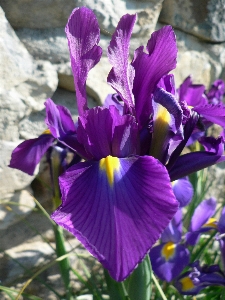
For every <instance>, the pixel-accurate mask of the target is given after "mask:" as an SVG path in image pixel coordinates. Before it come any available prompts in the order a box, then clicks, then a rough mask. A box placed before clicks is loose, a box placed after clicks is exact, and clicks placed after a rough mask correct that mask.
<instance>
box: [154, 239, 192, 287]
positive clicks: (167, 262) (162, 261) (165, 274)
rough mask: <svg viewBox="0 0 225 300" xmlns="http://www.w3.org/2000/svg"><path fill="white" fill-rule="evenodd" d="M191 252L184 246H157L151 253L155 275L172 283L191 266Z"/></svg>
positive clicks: (168, 244)
mask: <svg viewBox="0 0 225 300" xmlns="http://www.w3.org/2000/svg"><path fill="white" fill-rule="evenodd" d="M189 257H190V255H189V251H188V249H186V248H185V247H184V246H183V245H179V244H173V243H170V242H168V243H167V244H162V245H159V246H156V247H154V248H152V249H151V251H150V259H151V264H152V269H153V271H154V273H155V274H156V275H157V276H158V277H159V278H160V279H161V280H165V281H167V282H170V281H171V280H173V279H174V278H176V277H177V276H179V275H180V273H181V272H182V271H183V269H184V268H185V267H186V266H187V265H188V264H189Z"/></svg>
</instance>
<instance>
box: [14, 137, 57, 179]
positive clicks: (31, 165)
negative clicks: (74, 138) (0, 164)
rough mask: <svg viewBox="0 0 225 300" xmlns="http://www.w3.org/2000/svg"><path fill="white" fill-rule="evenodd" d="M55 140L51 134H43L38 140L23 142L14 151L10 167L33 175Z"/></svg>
mask: <svg viewBox="0 0 225 300" xmlns="http://www.w3.org/2000/svg"><path fill="white" fill-rule="evenodd" d="M54 140H55V138H54V137H53V136H52V135H51V134H43V135H41V136H39V137H38V138H36V139H31V140H27V141H24V142H22V143H21V144H20V145H19V146H17V147H16V148H15V149H14V150H13V152H12V157H11V161H10V164H9V167H11V168H15V169H19V170H21V171H23V172H25V173H27V174H29V175H33V173H34V171H35V168H36V166H37V164H38V163H39V162H40V160H41V158H42V156H43V155H44V154H45V152H46V151H47V150H48V148H49V147H50V146H51V145H52V144H53V142H54Z"/></svg>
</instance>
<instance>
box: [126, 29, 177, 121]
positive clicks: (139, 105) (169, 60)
mask: <svg viewBox="0 0 225 300" xmlns="http://www.w3.org/2000/svg"><path fill="white" fill-rule="evenodd" d="M147 50H148V54H146V53H144V52H143V48H139V49H137V50H136V53H135V57H134V60H133V62H132V65H133V67H134V69H135V78H134V87H133V94H134V97H135V109H136V114H137V118H138V120H139V122H140V124H141V125H142V126H144V125H145V124H146V122H147V120H148V117H149V114H150V113H151V111H150V110H151V94H152V93H153V91H154V88H155V86H156V84H157V82H158V81H159V80H160V78H161V77H162V76H164V75H166V74H167V73H168V72H170V71H171V70H173V69H174V68H175V67H176V58H177V46H176V38H175V34H174V32H173V29H172V27H171V26H165V27H163V28H161V29H160V30H158V31H156V32H154V33H153V34H152V35H151V38H150V40H149V41H148V44H147Z"/></svg>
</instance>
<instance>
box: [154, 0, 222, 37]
mask: <svg viewBox="0 0 225 300" xmlns="http://www.w3.org/2000/svg"><path fill="white" fill-rule="evenodd" d="M159 21H160V22H165V23H167V24H171V25H172V26H174V27H176V28H179V29H181V30H183V31H185V32H188V33H190V34H193V35H195V36H197V37H199V38H201V39H204V40H206V41H212V42H224V41H225V0H165V1H164V2H163V8H162V11H161V14H160V17H159Z"/></svg>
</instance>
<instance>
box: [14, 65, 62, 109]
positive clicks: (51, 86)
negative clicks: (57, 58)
mask: <svg viewBox="0 0 225 300" xmlns="http://www.w3.org/2000/svg"><path fill="white" fill-rule="evenodd" d="M34 65H35V70H34V72H33V74H32V76H30V78H29V79H28V80H26V81H25V82H23V83H22V84H20V85H19V86H17V87H16V90H17V91H18V92H19V93H20V95H21V97H22V99H23V101H24V103H25V104H26V105H27V107H28V108H29V109H30V110H31V111H39V110H42V109H43V108H44V102H45V100H46V99H47V98H49V97H51V96H52V95H53V93H54V92H55V90H56V88H57V85H58V74H57V71H56V68H55V67H54V66H53V65H52V64H51V63H50V62H49V61H43V60H38V61H35V63H34Z"/></svg>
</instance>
